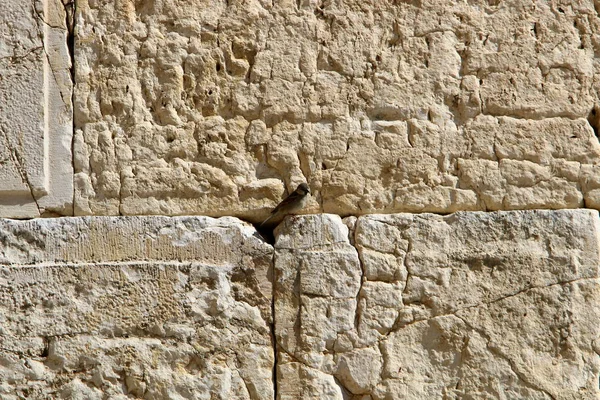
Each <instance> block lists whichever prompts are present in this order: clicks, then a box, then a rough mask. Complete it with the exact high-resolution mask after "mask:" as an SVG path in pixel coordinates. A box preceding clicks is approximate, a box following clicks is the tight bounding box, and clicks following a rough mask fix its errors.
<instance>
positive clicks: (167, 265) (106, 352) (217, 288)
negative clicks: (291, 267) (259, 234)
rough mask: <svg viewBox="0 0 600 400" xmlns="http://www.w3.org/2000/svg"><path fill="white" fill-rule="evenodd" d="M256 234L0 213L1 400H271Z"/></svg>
mask: <svg viewBox="0 0 600 400" xmlns="http://www.w3.org/2000/svg"><path fill="white" fill-rule="evenodd" d="M254 233H255V231H254V229H253V228H252V227H251V226H249V225H247V224H245V223H243V222H241V221H239V220H237V219H235V218H221V219H212V218H207V217H198V218H193V217H191V218H166V217H146V218H141V217H140V218H138V217H120V218H112V217H91V218H71V219H53V220H39V219H38V220H31V221H23V222H15V221H8V220H0V360H1V361H0V382H1V383H0V397H1V398H2V399H17V398H31V399H47V398H48V399H49V398H53V399H54V398H57V399H60V398H64V399H76V398H80V399H103V398H115V399H117V398H119V399H120V398H129V397H131V396H134V397H136V398H145V399H165V398H177V399H212V398H216V399H233V398H235V399H272V398H273V393H274V390H273V384H272V370H273V364H274V354H273V345H272V342H271V332H270V323H271V284H270V281H269V279H268V277H267V274H269V273H270V272H269V269H270V267H271V263H272V247H271V246H269V245H267V244H265V243H264V242H263V241H262V240H260V239H258V238H256V237H254V236H253V235H254Z"/></svg>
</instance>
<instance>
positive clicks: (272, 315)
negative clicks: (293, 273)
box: [269, 246, 279, 399]
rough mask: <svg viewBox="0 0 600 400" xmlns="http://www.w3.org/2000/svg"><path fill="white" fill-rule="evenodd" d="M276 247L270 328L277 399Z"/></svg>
mask: <svg viewBox="0 0 600 400" xmlns="http://www.w3.org/2000/svg"><path fill="white" fill-rule="evenodd" d="M275 252H276V250H275V247H274V246H273V257H272V258H271V268H273V269H272V271H273V272H272V274H271V276H272V277H273V278H272V283H271V323H270V326H269V328H270V329H271V340H272V343H273V371H272V379H273V399H277V361H278V357H279V354H278V351H277V337H276V336H275V333H276V332H275V292H276V287H275Z"/></svg>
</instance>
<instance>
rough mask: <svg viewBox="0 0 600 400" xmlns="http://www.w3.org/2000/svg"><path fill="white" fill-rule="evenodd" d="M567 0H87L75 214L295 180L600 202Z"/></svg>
mask: <svg viewBox="0 0 600 400" xmlns="http://www.w3.org/2000/svg"><path fill="white" fill-rule="evenodd" d="M571 3H572V2H571ZM571 3H568V4H567V3H564V4H563V3H561V4H560V5H559V4H555V3H552V2H543V3H540V4H537V3H536V5H535V6H533V5H530V4H529V3H527V4H526V3H525V2H522V1H502V2H499V1H493V2H490V1H483V0H481V1H480V0H476V1H469V2H447V1H442V0H430V1H419V2H386V3H381V2H380V1H375V0H368V1H363V0H361V1H356V0H347V1H337V2H316V1H299V2H292V1H278V2H272V1H264V0H255V1H243V2H242V1H228V2H222V1H217V0H208V1H206V0H202V1H200V0H197V1H188V2H186V4H185V7H182V6H181V4H180V3H179V2H176V1H173V0H165V1H161V2H160V3H156V2H155V3H139V4H137V3H136V4H133V3H131V2H125V3H115V2H112V1H106V0H95V1H91V0H90V1H79V2H78V4H77V22H78V29H77V32H76V47H77V49H78V52H77V54H76V60H77V65H78V68H76V71H75V73H76V81H77V85H76V88H75V110H74V116H75V126H76V132H75V143H74V149H75V160H74V164H75V172H76V177H75V212H76V213H77V214H79V215H83V214H85V215H98V214H102V215H118V214H121V215H130V214H171V215H174V214H205V215H211V216H221V215H234V216H239V217H243V218H246V219H249V220H252V221H260V220H261V219H264V218H265V217H266V216H267V213H268V210H269V209H271V208H272V207H274V206H275V205H276V204H277V202H278V201H279V200H281V198H282V196H283V195H284V194H285V192H286V191H287V192H289V191H291V190H293V189H294V188H295V186H296V185H297V184H298V183H300V182H302V181H307V182H308V183H309V184H310V186H311V189H312V192H313V199H312V202H311V204H310V206H309V208H308V209H307V210H306V211H307V212H319V211H321V212H328V213H336V214H340V215H358V214H368V213H379V212H383V213H391V212H399V211H406V212H436V213H450V212H454V211H461V210H462V211H466V210H511V209H533V208H547V209H548V208H549V209H561V208H578V207H582V206H586V207H591V208H598V204H599V201H600V200H599V195H598V192H597V190H598V188H592V187H590V186H589V185H586V179H588V178H586V177H585V176H584V175H583V174H582V173H581V172H582V171H583V170H585V169H587V170H590V169H594V168H597V167H598V166H599V165H600V145H599V143H598V137H597V134H595V131H594V129H595V130H596V131H598V129H599V128H600V121H599V120H598V118H597V116H596V117H595V116H594V115H596V114H594V113H595V112H596V111H595V110H597V108H598V103H599V102H600V100H599V99H598V94H597V93H598V92H600V90H598V88H597V86H598V84H597V82H599V80H598V78H597V76H598V71H597V69H598V64H597V63H596V62H595V54H597V48H598V43H600V42H599V40H598V27H599V26H600V17H599V16H598V14H597V12H596V10H595V6H594V2H593V1H592V0H584V1H580V2H576V3H573V4H571ZM580 170H581V171H580Z"/></svg>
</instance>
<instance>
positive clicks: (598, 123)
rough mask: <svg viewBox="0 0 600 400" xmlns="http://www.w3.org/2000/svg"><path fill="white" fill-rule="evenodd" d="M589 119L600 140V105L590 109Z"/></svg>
mask: <svg viewBox="0 0 600 400" xmlns="http://www.w3.org/2000/svg"><path fill="white" fill-rule="evenodd" d="M587 120H588V122H589V124H590V125H591V127H592V129H593V130H594V135H596V137H597V138H598V139H599V140H600V133H598V130H599V129H600V107H598V106H594V107H593V108H592V109H591V110H590V113H589V114H588V117H587Z"/></svg>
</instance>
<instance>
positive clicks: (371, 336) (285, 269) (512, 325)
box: [274, 210, 600, 400]
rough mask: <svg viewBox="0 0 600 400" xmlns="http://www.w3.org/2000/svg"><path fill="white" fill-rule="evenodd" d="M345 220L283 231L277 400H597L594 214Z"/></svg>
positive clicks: (598, 229)
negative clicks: (460, 399)
mask: <svg viewBox="0 0 600 400" xmlns="http://www.w3.org/2000/svg"><path fill="white" fill-rule="evenodd" d="M346 222H347V223H346V224H344V223H343V222H342V220H341V219H340V218H339V217H338V216H333V215H315V216H305V217H297V218H291V219H287V220H286V221H285V222H284V224H283V225H281V226H280V227H279V228H278V231H277V233H278V241H277V242H276V245H275V246H276V254H275V285H276V286H275V291H274V293H275V299H274V301H275V335H276V341H277V350H278V357H277V360H278V368H277V371H278V375H277V377H278V389H279V390H278V393H279V394H280V398H281V399H298V398H302V399H324V398H328V399H343V398H344V399H346V398H352V399H364V398H370V399H399V398H403V399H438V398H440V399H441V398H446V397H449V398H473V399H482V398H523V399H525V398H526V399H574V400H575V399H590V400H591V399H596V398H598V396H600V389H599V388H598V378H599V374H600V360H599V359H598V353H599V351H598V350H599V343H598V338H599V337H600V308H598V304H600V275H599V270H600V220H599V218H598V213H597V212H596V211H592V210H561V211H515V212H496V213H482V212H475V213H473V212H465V213H457V214H453V215H449V216H439V215H432V214H422V215H412V214H395V215H371V216H364V217H359V218H358V219H356V218H352V219H350V220H348V221H346ZM348 227H350V230H349V229H348ZM350 239H352V242H350ZM351 243H352V244H351ZM363 396H367V397H363ZM368 396H370V397H368Z"/></svg>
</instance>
